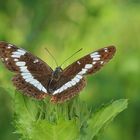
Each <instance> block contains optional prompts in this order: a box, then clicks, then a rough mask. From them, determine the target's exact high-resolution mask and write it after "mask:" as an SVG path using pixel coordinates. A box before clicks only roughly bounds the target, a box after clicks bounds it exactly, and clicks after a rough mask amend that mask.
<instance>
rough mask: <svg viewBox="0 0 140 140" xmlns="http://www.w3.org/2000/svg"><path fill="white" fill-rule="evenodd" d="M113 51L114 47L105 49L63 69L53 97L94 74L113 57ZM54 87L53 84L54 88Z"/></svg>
mask: <svg viewBox="0 0 140 140" xmlns="http://www.w3.org/2000/svg"><path fill="white" fill-rule="evenodd" d="M115 51H116V49H115V47H114V46H109V47H105V48H102V49H99V50H97V51H95V52H92V53H90V54H88V55H86V56H84V57H82V58H81V59H79V60H77V61H76V62H74V63H72V64H71V65H69V66H68V67H67V68H66V69H64V71H63V74H62V76H61V78H60V80H59V81H58V83H57V87H56V90H55V91H54V93H53V95H57V94H61V93H63V92H64V91H67V90H69V89H70V88H71V87H73V86H78V83H79V82H80V81H81V80H82V79H83V77H84V76H85V75H88V74H92V73H95V72H96V71H98V70H99V69H100V68H101V67H102V66H103V65H104V64H105V63H107V62H108V61H109V60H110V59H111V58H112V57H113V55H114V53H115ZM55 86H56V85H55V84H54V87H55Z"/></svg>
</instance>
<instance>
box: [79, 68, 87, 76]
mask: <svg viewBox="0 0 140 140" xmlns="http://www.w3.org/2000/svg"><path fill="white" fill-rule="evenodd" d="M86 72H87V69H82V71H80V72H79V73H78V74H79V75H83V74H85V73H86Z"/></svg>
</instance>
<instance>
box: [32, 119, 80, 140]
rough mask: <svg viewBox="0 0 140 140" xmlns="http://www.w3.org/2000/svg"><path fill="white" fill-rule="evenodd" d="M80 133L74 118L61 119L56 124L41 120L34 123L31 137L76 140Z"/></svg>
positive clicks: (38, 139)
mask: <svg viewBox="0 0 140 140" xmlns="http://www.w3.org/2000/svg"><path fill="white" fill-rule="evenodd" d="M78 134H79V129H78V126H77V124H76V122H75V121H74V120H63V119H60V120H59V121H58V122H57V123H56V124H53V123H50V122H48V121H46V120H41V121H38V123H35V124H34V126H33V129H32V132H31V133H30V137H31V139H32V140H75V139H76V137H77V135H78Z"/></svg>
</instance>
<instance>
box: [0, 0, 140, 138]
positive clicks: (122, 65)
mask: <svg viewBox="0 0 140 140" xmlns="http://www.w3.org/2000/svg"><path fill="white" fill-rule="evenodd" d="M139 37H140V1H139V0H113V1H112V0H30V1H29V0H5V1H4V0H1V1H0V40H4V41H7V42H10V43H13V44H16V45H17V46H20V47H23V48H25V49H27V50H29V51H31V52H32V53H34V54H36V55H37V56H39V57H40V58H42V59H43V60H45V61H46V62H47V63H48V64H49V65H50V66H51V67H52V68H55V63H54V61H53V60H52V58H51V57H50V56H49V55H48V53H47V52H45V49H44V48H46V47H47V48H48V49H49V50H50V51H51V52H52V54H53V55H54V56H55V57H56V59H57V61H58V63H59V64H60V63H62V62H63V61H64V60H65V59H66V58H67V57H68V56H70V55H71V54H72V53H73V52H75V51H76V50H78V49H80V48H83V51H81V52H80V53H79V54H77V55H75V56H74V57H73V58H72V59H70V60H69V61H68V62H67V63H65V65H64V66H63V68H64V67H66V66H67V65H69V64H70V63H72V62H73V61H74V60H76V59H78V58H80V57H81V56H83V55H85V54H87V53H89V52H91V51H93V50H96V49H98V48H101V47H105V46H108V45H111V44H114V45H115V46H116V47H117V53H116V55H115V57H114V58H113V60H112V61H111V62H110V63H109V64H107V65H106V66H105V67H104V68H103V69H102V70H101V71H100V72H98V74H96V75H95V76H89V77H88V78H87V79H88V84H87V86H86V88H85V89H84V91H82V93H81V94H80V98H81V100H84V101H86V102H87V103H88V104H91V105H92V106H94V108H96V107H97V106H99V105H100V104H103V103H107V102H109V101H110V100H115V99H120V98H128V99H129V107H128V109H127V110H126V111H124V112H123V113H122V114H121V115H119V117H117V119H115V120H114V122H113V123H111V125H110V126H109V127H108V128H106V129H105V133H104V135H102V136H101V140H139V139H140V121H139V118H140V93H139V92H140V86H139V84H140V72H139V71H140V62H139V60H140V58H139V57H140V39H139ZM11 77H12V73H11V72H9V71H8V70H6V69H5V68H4V66H3V65H2V63H0V140H9V139H10V140H16V139H19V138H18V136H17V135H16V134H14V133H13V132H14V127H13V125H12V119H13V112H14V103H13V102H14V94H13V93H14V92H13V91H14V89H15V88H14V87H13V86H12V83H11V81H10V79H11ZM9 91H10V92H9Z"/></svg>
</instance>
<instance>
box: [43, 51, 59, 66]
mask: <svg viewBox="0 0 140 140" xmlns="http://www.w3.org/2000/svg"><path fill="white" fill-rule="evenodd" d="M45 50H46V51H47V52H48V54H49V55H50V56H51V57H52V58H53V60H54V61H55V63H56V65H57V67H58V63H57V61H56V59H55V57H54V56H53V55H52V54H51V52H50V51H49V50H48V49H47V48H45Z"/></svg>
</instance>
